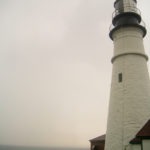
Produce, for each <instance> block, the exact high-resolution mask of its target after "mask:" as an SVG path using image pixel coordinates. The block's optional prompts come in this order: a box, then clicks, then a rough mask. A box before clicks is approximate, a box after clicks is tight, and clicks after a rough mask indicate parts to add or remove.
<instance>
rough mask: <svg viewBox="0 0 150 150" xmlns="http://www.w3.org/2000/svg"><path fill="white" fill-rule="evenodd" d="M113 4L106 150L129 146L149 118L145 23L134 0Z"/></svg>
mask: <svg viewBox="0 0 150 150" xmlns="http://www.w3.org/2000/svg"><path fill="white" fill-rule="evenodd" d="M114 8H115V11H114V13H113V18H112V25H113V28H111V29H110V33H109V36H110V38H111V40H112V41H113V44H114V50H113V57H112V59H111V62H112V65H113V67H112V82H111V91H110V101H109V113H108V121H107V132H106V139H105V140H106V141H105V150H132V146H130V144H131V140H132V139H134V138H135V136H136V135H137V133H138V132H139V131H140V130H141V129H142V127H143V126H144V125H145V124H146V123H147V121H148V120H149V119H150V80H149V73H148V68H147V61H148V56H147V55H146V54H145V50H144V45H143V38H144V37H145V36H146V27H145V25H144V24H143V21H142V18H141V13H140V10H139V9H138V8H137V1H136V0H116V1H115V2H114ZM147 126H148V125H147ZM132 141H134V140H132ZM139 149H140V148H139ZM139 149H137V150H139ZM141 149H142V148H141ZM149 149H150V147H149ZM134 150H136V148H134Z"/></svg>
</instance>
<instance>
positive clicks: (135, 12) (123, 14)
mask: <svg viewBox="0 0 150 150" xmlns="http://www.w3.org/2000/svg"><path fill="white" fill-rule="evenodd" d="M136 5H137V1H136V0H130V1H124V0H116V1H115V2H114V8H115V11H114V13H113V19H112V25H113V26H114V27H113V29H112V30H110V38H111V39H113V37H112V35H113V32H114V31H116V30H118V29H119V28H121V27H126V26H127V27H128V26H130V27H132V26H134V27H138V28H140V29H141V30H142V31H143V37H144V36H145V35H146V28H145V26H144V25H142V24H141V23H142V19H141V13H140V10H139V9H138V8H137V6H136Z"/></svg>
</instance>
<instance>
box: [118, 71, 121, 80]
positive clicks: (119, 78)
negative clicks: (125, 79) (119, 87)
mask: <svg viewBox="0 0 150 150" xmlns="http://www.w3.org/2000/svg"><path fill="white" fill-rule="evenodd" d="M118 82H122V73H119V74H118Z"/></svg>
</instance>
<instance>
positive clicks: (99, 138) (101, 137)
mask: <svg viewBox="0 0 150 150" xmlns="http://www.w3.org/2000/svg"><path fill="white" fill-rule="evenodd" d="M105 137H106V135H105V134H104V135H102V136H98V137H96V138H94V139H91V140H90V142H99V141H105Z"/></svg>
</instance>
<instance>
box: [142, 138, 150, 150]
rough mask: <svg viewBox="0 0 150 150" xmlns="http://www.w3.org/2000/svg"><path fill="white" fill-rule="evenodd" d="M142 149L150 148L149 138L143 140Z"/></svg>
mask: <svg viewBox="0 0 150 150" xmlns="http://www.w3.org/2000/svg"><path fill="white" fill-rule="evenodd" d="M142 144H143V150H150V140H143V141H142Z"/></svg>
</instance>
